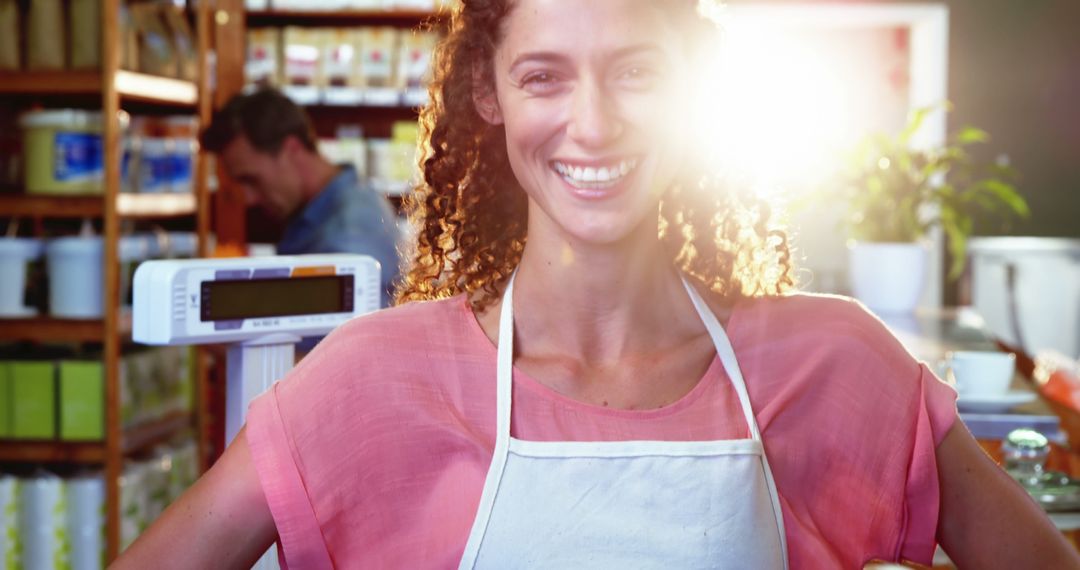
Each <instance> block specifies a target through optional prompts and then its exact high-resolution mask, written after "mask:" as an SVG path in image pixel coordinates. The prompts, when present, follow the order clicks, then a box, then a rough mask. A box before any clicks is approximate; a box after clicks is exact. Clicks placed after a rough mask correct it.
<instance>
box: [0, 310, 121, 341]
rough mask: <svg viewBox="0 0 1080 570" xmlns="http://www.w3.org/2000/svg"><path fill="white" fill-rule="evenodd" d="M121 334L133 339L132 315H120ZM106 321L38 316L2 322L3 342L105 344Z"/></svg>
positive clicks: (0, 320) (1, 320) (0, 327)
mask: <svg viewBox="0 0 1080 570" xmlns="http://www.w3.org/2000/svg"><path fill="white" fill-rule="evenodd" d="M119 327H120V330H119V334H120V336H121V337H122V338H126V337H129V336H131V314H130V313H129V312H125V313H123V314H122V315H121V316H120V323H119ZM104 340H105V321H103V320H100V319H99V320H75V319H53V318H49V317H35V318H30V319H0V341H31V342H103V341H104Z"/></svg>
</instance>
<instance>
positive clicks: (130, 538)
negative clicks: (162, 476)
mask: <svg viewBox="0 0 1080 570" xmlns="http://www.w3.org/2000/svg"><path fill="white" fill-rule="evenodd" d="M145 471H146V468H145V466H144V465H143V464H142V463H138V462H129V463H127V464H126V465H125V466H124V472H123V473H122V474H121V475H120V481H119V488H120V551H121V552H122V551H124V550H127V548H128V547H129V546H131V545H132V544H133V543H134V542H135V539H137V538H139V535H140V534H142V532H143V530H145V529H146V527H147V526H149V523H148V522H147V520H146V493H145V491H144V489H145V481H144V473H145Z"/></svg>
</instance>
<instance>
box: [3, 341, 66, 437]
mask: <svg viewBox="0 0 1080 570" xmlns="http://www.w3.org/2000/svg"><path fill="white" fill-rule="evenodd" d="M8 367H9V374H10V378H11V411H10V413H11V437H12V438H13V439H53V438H55V437H56V364H55V363H53V362H35V361H24V360H14V361H9V362H8Z"/></svg>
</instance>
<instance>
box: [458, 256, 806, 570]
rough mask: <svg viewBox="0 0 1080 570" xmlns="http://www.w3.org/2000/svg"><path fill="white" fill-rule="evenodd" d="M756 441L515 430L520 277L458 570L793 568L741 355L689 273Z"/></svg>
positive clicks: (507, 310) (504, 319)
mask: <svg viewBox="0 0 1080 570" xmlns="http://www.w3.org/2000/svg"><path fill="white" fill-rule="evenodd" d="M683 284H684V285H685V286H686V290H687V292H688V293H689V294H690V298H691V299H692V300H693V303H694V307H695V308H696V309H697V312H698V315H699V316H700V317H701V319H702V320H703V321H704V322H705V326H706V328H707V329H708V331H709V335H710V336H711V337H712V339H713V343H714V344H715V345H716V352H717V354H718V355H719V357H720V360H721V362H722V363H723V365H724V369H725V370H726V371H727V375H728V377H730V378H731V382H732V385H733V386H734V388H735V391H736V392H737V393H738V395H739V402H740V404H741V405H742V410H743V413H744V415H745V416H746V423H747V424H748V426H749V431H750V439H742V440H722V441H686V442H668V441H610V442H573V441H560V442H537V441H522V440H519V439H515V438H513V437H511V436H510V407H511V401H510V400H511V376H512V367H513V353H514V351H513V342H514V340H513V339H514V326H513V322H514V314H513V289H514V278H513V277H511V279H510V282H509V283H508V284H507V286H506V292H505V293H504V294H503V303H502V313H501V316H500V320H499V347H498V376H497V410H498V412H497V421H496V429H497V430H498V431H497V432H496V439H495V454H494V456H493V457H492V460H491V467H490V469H489V471H488V474H487V479H486V481H485V483H484V491H483V494H482V495H481V499H480V506H479V508H478V510H477V513H476V519H475V521H474V522H473V527H472V532H471V533H470V535H469V540H468V543H467V544H466V547H465V553H464V555H463V556H462V559H461V565H460V567H461V568H463V569H464V568H492V569H507V568H559V569H563V568H567V569H569V568H589V569H620V570H622V569H627V568H658V569H664V570H672V569H680V570H681V569H686V568H754V569H758V570H769V569H781V568H783V569H786V568H787V541H786V539H785V537H784V523H783V517H782V515H781V512H780V502H779V499H778V497H777V494H776V485H775V484H774V483H773V478H772V472H771V471H770V470H769V462H768V460H767V459H766V458H765V453H764V450H763V448H762V444H761V434H760V432H759V431H758V425H757V421H756V420H755V419H754V413H753V410H752V409H751V408H750V399H749V397H748V396H747V392H746V383H745V382H744V381H743V377H742V373H741V372H740V371H739V365H738V363H737V362H736V360H735V352H734V350H733V349H732V347H731V343H730V341H729V340H728V338H727V335H726V334H725V333H724V329H723V327H721V326H720V323H719V321H717V319H716V316H715V315H713V313H712V311H711V310H709V308H708V306H706V305H705V302H704V301H703V300H702V299H701V297H700V296H699V295H698V294H697V291H695V290H694V288H693V287H691V286H690V285H689V284H688V283H686V280H685V279H684V280H683Z"/></svg>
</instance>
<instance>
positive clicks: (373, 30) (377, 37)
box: [360, 26, 401, 105]
mask: <svg viewBox="0 0 1080 570" xmlns="http://www.w3.org/2000/svg"><path fill="white" fill-rule="evenodd" d="M398 36H399V34H398V31H397V30H396V29H395V28H392V27H388V26H375V27H366V28H360V74H361V76H362V78H363V80H362V83H363V88H364V102H365V103H367V104H369V105H397V104H399V103H400V102H401V90H400V85H399V83H398V81H397V67H396V66H395V65H394V60H395V54H396V53H397V45H398Z"/></svg>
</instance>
